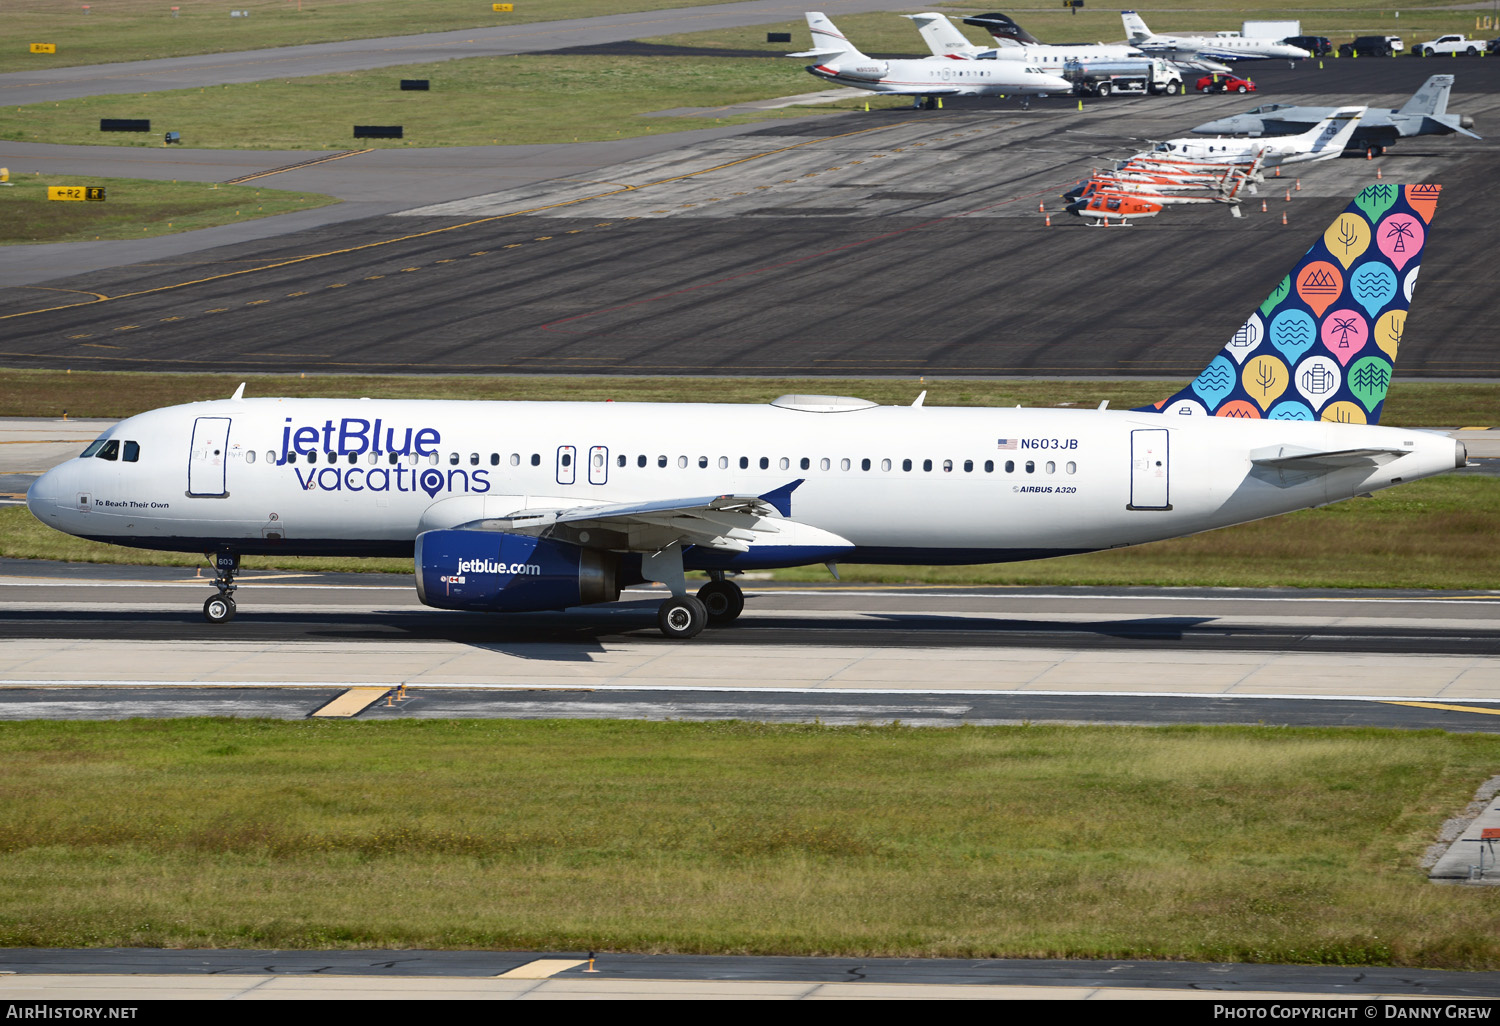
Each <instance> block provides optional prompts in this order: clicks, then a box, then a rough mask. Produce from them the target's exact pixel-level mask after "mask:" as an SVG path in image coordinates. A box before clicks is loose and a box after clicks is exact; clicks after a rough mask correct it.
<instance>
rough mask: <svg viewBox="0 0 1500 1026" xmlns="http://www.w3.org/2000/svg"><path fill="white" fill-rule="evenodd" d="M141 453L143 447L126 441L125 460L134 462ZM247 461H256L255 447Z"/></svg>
mask: <svg viewBox="0 0 1500 1026" xmlns="http://www.w3.org/2000/svg"><path fill="white" fill-rule="evenodd" d="M140 455H141V447H140V446H139V445H136V444H135V443H134V442H126V443H125V462H126V463H134V462H135V461H136V460H137V459H139V458H140ZM245 462H246V463H254V462H255V450H254V449H251V450H250V451H248V452H246V453H245Z"/></svg>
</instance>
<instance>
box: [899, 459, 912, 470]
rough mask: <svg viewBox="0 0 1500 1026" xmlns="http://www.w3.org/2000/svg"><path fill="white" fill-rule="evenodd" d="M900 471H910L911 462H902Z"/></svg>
mask: <svg viewBox="0 0 1500 1026" xmlns="http://www.w3.org/2000/svg"><path fill="white" fill-rule="evenodd" d="M901 469H902V470H907V471H909V470H911V460H902V461H901Z"/></svg>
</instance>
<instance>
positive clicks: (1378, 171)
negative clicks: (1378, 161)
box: [1375, 167, 1382, 179]
mask: <svg viewBox="0 0 1500 1026" xmlns="http://www.w3.org/2000/svg"><path fill="white" fill-rule="evenodd" d="M1375 177H1376V178H1377V179H1379V178H1381V177H1382V175H1381V174H1380V168H1378V167H1377V168H1376V169H1375Z"/></svg>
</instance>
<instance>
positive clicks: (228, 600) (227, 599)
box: [203, 552, 240, 623]
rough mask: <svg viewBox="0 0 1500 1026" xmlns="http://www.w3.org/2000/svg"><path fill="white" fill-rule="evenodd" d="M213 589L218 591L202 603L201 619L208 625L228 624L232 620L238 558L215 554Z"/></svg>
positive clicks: (234, 554)
mask: <svg viewBox="0 0 1500 1026" xmlns="http://www.w3.org/2000/svg"><path fill="white" fill-rule="evenodd" d="M212 558H213V561H214V587H216V588H218V589H219V593H218V594H217V595H212V596H210V597H209V598H208V599H206V600H205V601H204V603H203V619H205V620H207V621H208V622H209V623H228V622H229V621H230V620H233V619H234V612H235V605H234V590H235V589H234V574H235V571H237V570H238V569H239V568H240V557H239V555H238V553H234V552H216V553H214V554H213V557H212Z"/></svg>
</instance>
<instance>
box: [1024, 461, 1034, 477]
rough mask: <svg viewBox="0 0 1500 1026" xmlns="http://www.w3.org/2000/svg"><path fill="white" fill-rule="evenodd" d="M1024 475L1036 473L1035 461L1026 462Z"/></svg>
mask: <svg viewBox="0 0 1500 1026" xmlns="http://www.w3.org/2000/svg"><path fill="white" fill-rule="evenodd" d="M1026 473H1028V474H1035V473H1036V462H1035V461H1033V460H1027V461H1026Z"/></svg>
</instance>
